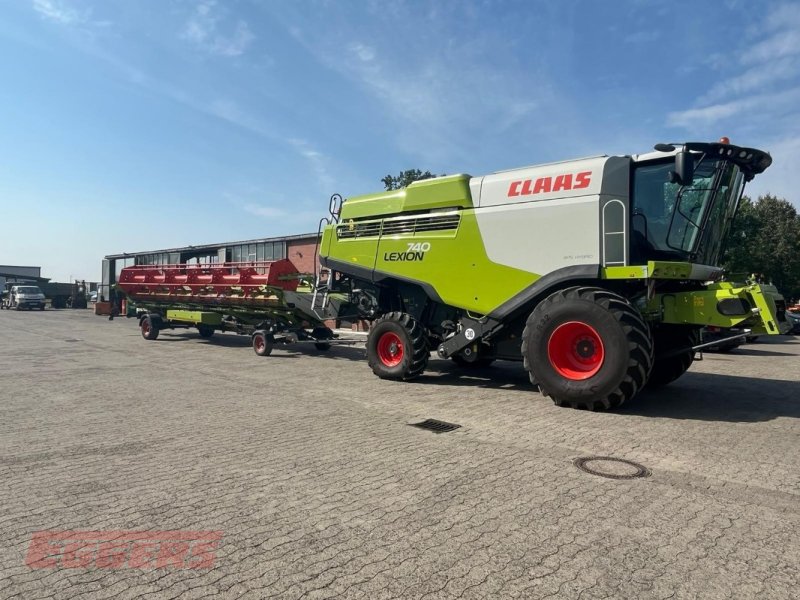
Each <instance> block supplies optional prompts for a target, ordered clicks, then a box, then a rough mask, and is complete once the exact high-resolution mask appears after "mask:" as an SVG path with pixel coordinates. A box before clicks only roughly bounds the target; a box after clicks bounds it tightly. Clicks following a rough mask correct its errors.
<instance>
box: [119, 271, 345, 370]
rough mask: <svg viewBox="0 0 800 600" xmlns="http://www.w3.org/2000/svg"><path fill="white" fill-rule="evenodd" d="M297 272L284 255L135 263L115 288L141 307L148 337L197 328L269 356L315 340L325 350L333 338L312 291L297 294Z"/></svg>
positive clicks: (143, 329)
mask: <svg viewBox="0 0 800 600" xmlns="http://www.w3.org/2000/svg"><path fill="white" fill-rule="evenodd" d="M301 277H302V275H301V274H300V273H298V271H297V268H296V267H295V266H294V264H292V262H291V261H290V260H288V259H283V260H277V261H260V262H247V263H241V262H237V263H233V262H231V263H210V264H199V265H185V264H179V265H138V266H133V267H126V268H124V269H122V272H121V273H120V276H119V281H118V283H117V289H118V290H119V291H120V292H121V293H122V294H123V295H124V296H125V298H126V299H127V301H129V302H134V303H135V305H136V307H137V309H138V311H139V328H140V330H141V333H142V337H143V338H144V339H146V340H155V339H157V338H158V335H159V332H160V331H162V330H164V329H182V328H183V329H188V328H196V329H197V332H198V334H199V335H200V337H202V338H210V337H211V336H212V335H214V333H215V332H217V331H221V332H232V333H236V334H239V335H249V336H250V337H251V341H252V345H253V351H254V352H255V353H256V354H258V355H259V356H268V355H269V354H270V353H271V352H272V348H273V347H274V346H275V345H277V344H296V343H307V344H313V345H314V347H315V348H316V349H317V350H321V351H325V350H328V349H329V348H330V347H331V345H332V344H334V343H337V344H351V343H353V342H351V341H344V340H337V339H336V336H335V334H334V333H333V331H332V330H331V329H330V328H329V327H327V326H326V325H325V324H324V322H323V319H324V315H323V314H322V313H318V311H317V312H315V311H314V310H312V296H311V294H306V293H303V292H298V284H299V281H300V279H301Z"/></svg>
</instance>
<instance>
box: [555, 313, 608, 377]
mask: <svg viewBox="0 0 800 600" xmlns="http://www.w3.org/2000/svg"><path fill="white" fill-rule="evenodd" d="M547 358H549V359H550V364H551V365H553V368H554V369H555V370H556V371H557V372H558V374H559V375H561V376H562V377H566V378H567V379H573V380H576V381H580V380H582V379H589V377H592V376H593V375H595V374H596V373H597V372H598V371H599V370H600V367H602V366H603V359H604V358H605V349H604V348H603V340H601V339H600V335H599V334H598V333H597V331H596V330H595V329H594V327H591V326H589V325H587V324H586V323H581V322H580V321H569V322H568V323H564V324H562V325H559V326H558V327H556V329H555V331H553V333H552V334H550V339H549V340H548V341H547Z"/></svg>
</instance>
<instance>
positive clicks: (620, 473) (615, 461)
mask: <svg viewBox="0 0 800 600" xmlns="http://www.w3.org/2000/svg"><path fill="white" fill-rule="evenodd" d="M572 462H573V464H574V465H575V466H576V467H578V468H579V469H580V470H581V471H584V472H586V473H591V474H592V475H598V476H600V477H608V478H609V479H636V478H637V477H650V469H648V468H647V467H645V466H643V465H640V464H639V463H635V462H633V461H631V460H625V459H624V458H614V457H613V456H584V457H581V458H576V459H575V460H574V461H572Z"/></svg>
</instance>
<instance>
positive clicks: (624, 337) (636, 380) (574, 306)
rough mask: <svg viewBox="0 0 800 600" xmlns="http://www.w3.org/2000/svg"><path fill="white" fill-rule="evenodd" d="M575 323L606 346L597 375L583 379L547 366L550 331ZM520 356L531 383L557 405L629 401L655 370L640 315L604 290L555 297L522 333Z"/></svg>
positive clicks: (596, 406)
mask: <svg viewBox="0 0 800 600" xmlns="http://www.w3.org/2000/svg"><path fill="white" fill-rule="evenodd" d="M571 321H578V322H581V323H585V324H586V325H589V326H590V327H592V328H593V329H594V330H595V331H596V333H597V335H598V336H599V338H600V341H601V342H602V344H603V347H604V359H603V363H602V364H601V366H600V369H599V371H598V372H597V373H595V374H594V375H592V376H591V377H588V378H587V379H583V380H576V379H569V378H567V377H565V376H563V375H561V374H560V373H559V372H558V371H557V370H556V369H555V367H554V366H553V365H552V363H551V362H550V359H549V356H548V343H549V341H550V336H551V335H552V333H553V331H554V330H555V329H556V328H557V327H559V326H560V325H563V324H565V323H568V322H571ZM522 356H523V361H524V364H525V370H526V371H528V375H529V377H530V380H531V383H533V384H534V385H536V386H538V388H539V391H540V392H541V393H542V395H544V396H550V397H551V398H552V400H553V402H554V403H555V404H556V405H557V406H567V407H571V408H582V409H588V410H607V409H611V408H616V407H618V406H621V405H622V404H624V403H625V402H626V401H628V400H630V399H631V398H633V397H634V396H635V395H636V394H637V393H638V392H639V390H641V389H642V387H643V386H644V385H645V383H646V382H647V378H648V376H649V375H650V370H651V368H652V366H653V340H652V338H651V335H650V329H649V327H648V326H647V325H646V324H645V322H644V320H643V319H642V316H641V314H639V311H637V310H636V308H634V307H633V306H632V305H631V304H630V302H628V300H626V299H625V298H623V297H622V296H619V295H618V294H615V293H613V292H610V291H608V290H605V289H602V288H592V287H572V288H567V289H565V290H560V291H558V292H555V293H553V294H551V295H550V296H548V297H547V298H545V299H544V300H543V301H542V302H540V303H539V304H538V305H537V306H536V308H534V309H533V311H532V312H531V314H530V316H529V317H528V320H527V322H526V323H525V329H524V331H523V334H522Z"/></svg>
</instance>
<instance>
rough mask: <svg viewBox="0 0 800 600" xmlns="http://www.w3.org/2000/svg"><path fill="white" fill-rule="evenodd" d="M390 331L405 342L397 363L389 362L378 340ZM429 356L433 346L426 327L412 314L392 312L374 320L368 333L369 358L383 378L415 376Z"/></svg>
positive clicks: (372, 365) (422, 368) (376, 371)
mask: <svg viewBox="0 0 800 600" xmlns="http://www.w3.org/2000/svg"><path fill="white" fill-rule="evenodd" d="M386 334H391V335H394V336H397V338H399V340H400V343H401V344H402V349H403V350H402V352H403V353H402V358H401V360H400V362H399V363H398V364H396V365H387V364H386V363H385V362H384V361H383V360H382V359H381V356H380V354H379V352H378V343H379V341H380V340H381V338H382V337H383V336H384V335H386ZM428 358H430V350H429V349H428V338H427V334H426V332H425V328H424V327H423V326H422V325H420V324H419V322H417V320H416V319H414V318H413V317H412V316H411V315H408V314H406V313H402V312H390V313H387V314H385V315H383V316H382V317H380V318H379V319H377V320H376V321H375V322H374V323H373V324H372V328H371V329H370V332H369V337H367V362H368V363H369V366H370V368H371V369H372V372H373V373H375V375H377V376H378V377H380V378H381V379H402V380H404V381H407V380H409V379H414V378H415V377H418V376H419V375H420V374H422V372H423V371H424V370H425V367H427V366H428Z"/></svg>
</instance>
